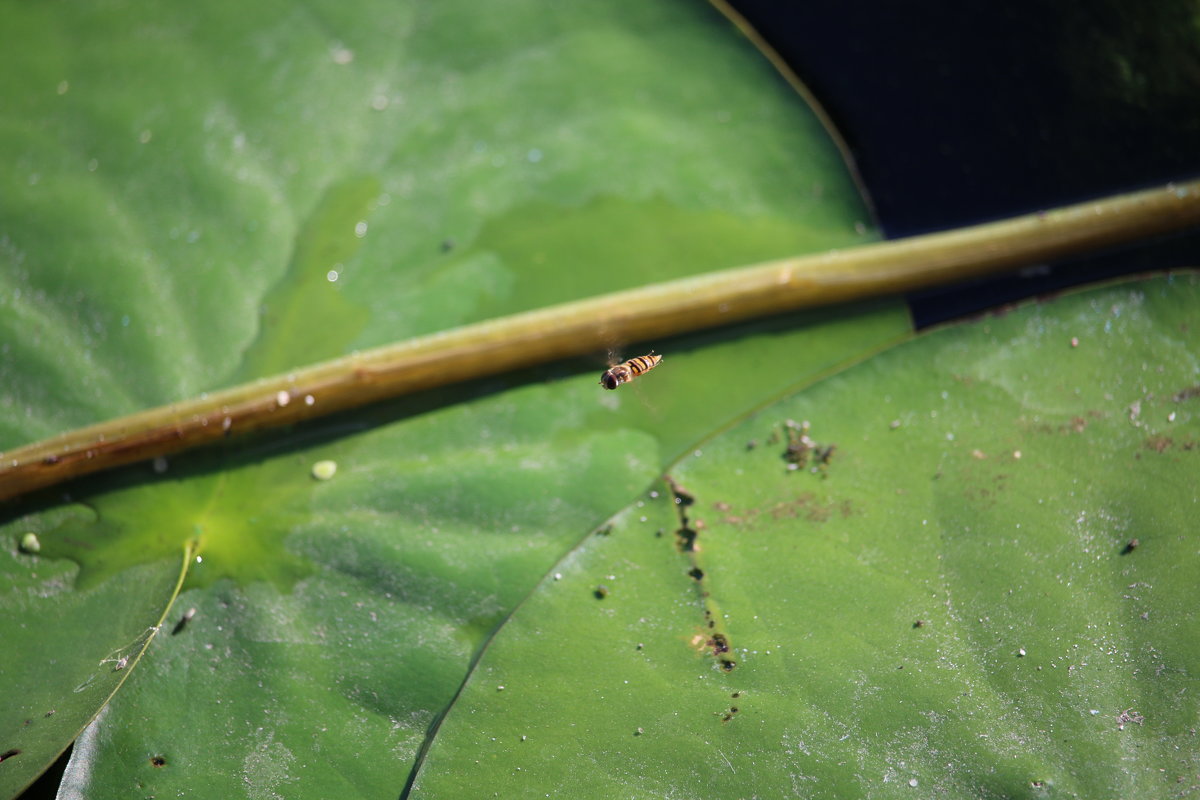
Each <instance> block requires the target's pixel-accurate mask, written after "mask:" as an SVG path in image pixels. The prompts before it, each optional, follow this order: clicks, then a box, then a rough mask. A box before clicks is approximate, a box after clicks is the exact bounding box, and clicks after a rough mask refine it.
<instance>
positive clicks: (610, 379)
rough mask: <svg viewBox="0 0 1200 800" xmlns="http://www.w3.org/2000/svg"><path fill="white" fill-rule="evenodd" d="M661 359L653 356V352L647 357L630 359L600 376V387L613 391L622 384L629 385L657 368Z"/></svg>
mask: <svg viewBox="0 0 1200 800" xmlns="http://www.w3.org/2000/svg"><path fill="white" fill-rule="evenodd" d="M662 358H663V357H662V356H656V355H654V351H653V350H651V351H650V354H649V355H645V356H638V357H637V358H631V359H629V360H628V361H626V362H625V363H624V364H615V365H613V366H611V367H609V368H608V369H607V370H605V372H604V374H603V375H601V376H600V385H601V386H603V387H604V388H605V389H615V388H617V387H618V386H620V385H621V384H622V383H629V381H631V380H633V379H634V378H636V377H637V376H638V375H641V374H642V373H643V372H649V371H650V370H652V369H654V368H655V367H657V366H658V364H659V362H660V361H662Z"/></svg>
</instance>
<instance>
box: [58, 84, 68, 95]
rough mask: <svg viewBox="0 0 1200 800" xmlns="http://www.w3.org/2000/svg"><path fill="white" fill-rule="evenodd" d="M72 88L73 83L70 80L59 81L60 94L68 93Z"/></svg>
mask: <svg viewBox="0 0 1200 800" xmlns="http://www.w3.org/2000/svg"><path fill="white" fill-rule="evenodd" d="M70 88H71V84H69V83H68V82H66V81H59V82H58V93H59V94H66V93H67V91H68V90H69V89H70Z"/></svg>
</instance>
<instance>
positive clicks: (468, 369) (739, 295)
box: [0, 182, 1200, 499]
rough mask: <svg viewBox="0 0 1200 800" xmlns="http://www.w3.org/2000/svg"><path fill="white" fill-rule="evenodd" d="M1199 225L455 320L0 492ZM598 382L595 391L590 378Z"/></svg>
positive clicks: (1104, 209)
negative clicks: (450, 387)
mask: <svg viewBox="0 0 1200 800" xmlns="http://www.w3.org/2000/svg"><path fill="white" fill-rule="evenodd" d="M1198 223H1200V182H1192V183H1183V184H1178V185H1173V186H1167V187H1164V188H1159V189H1152V190H1148V191H1143V192H1135V193H1132V194H1126V195H1118V196H1116V197H1111V198H1107V199H1104V200H1098V201H1095V202H1091V203H1084V204H1081V205H1076V206H1068V207H1066V208H1061V209H1056V210H1053V211H1047V212H1044V213H1037V214H1029V215H1026V216H1021V217H1016V218H1013V219H1009V220H1003V221H1000V222H993V223H988V224H986V225H978V226H974V227H970V228H963V229H959V230H956V231H950V232H948V233H938V234H930V235H927V236H918V237H914V238H911V239H902V240H896V241H890V242H880V243H877V244H870V245H866V246H863V247H856V248H852V249H848V250H840V251H838V250H834V251H830V252H826V253H819V254H816V255H810V256H801V257H796V258H787V259H782V260H779V261H772V262H769V263H766V264H759V265H755V266H750V267H741V268H737V269H730V270H724V271H721V272H713V273H709V274H705V275H699V276H696V277H692V278H685V279H682V280H675V281H669V282H667V283H660V284H652V285H650V286H644V287H642V288H640V289H632V290H629V291H624V292H617V293H614V294H608V295H603V296H600V297H594V298H590V299H587V300H580V301H576V302H572V303H565V304H562V305H558V306H552V307H550V308H545V309H541V310H538V311H531V312H527V313H524V314H516V315H513V316H510V317H503V318H501V319H496V320H491V321H488V322H481V323H477V324H474V325H467V326H464V327H461V328H456V329H454V330H450V331H445V332H442V333H437V334H433V335H431V336H423V337H420V338H417V339H412V340H409V341H406V342H400V343H397V344H392V345H387V346H384V347H379V348H376V349H374V350H369V351H366V352H363V353H356V354H353V355H349V356H345V357H342V358H338V359H335V360H333V361H327V362H325V363H322V364H316V365H314V366H311V367H307V368H304V369H300V370H295V371H294V372H292V373H290V374H288V375H286V376H277V377H274V378H265V379H263V380H259V381H255V382H254V383H250V384H245V385H242V386H236V387H233V388H231V389H226V390H223V391H220V392H215V393H211V394H208V395H204V396H202V397H199V398H196V399H193V400H186V401H183V402H179V403H174V404H171V405H167V406H162V407H159V408H152V409H148V410H146V411H142V412H140V413H137V414H133V415H130V416H127V417H121V418H119V419H115V420H110V421H108V422H103V423H100V424H98V425H91V426H89V427H86V428H80V429H77V430H74V431H69V432H67V433H64V434H61V435H59V436H56V437H53V438H51V439H47V440H44V441H41V442H36V443H34V444H29V445H25V446H23V447H19V448H17V449H16V450H12V451H9V452H8V453H5V454H0V461H2V464H3V465H2V466H0V499H6V498H11V497H14V496H17V495H20V494H23V493H25V492H29V491H31V490H34V489H38V488H43V487H46V486H50V485H53V484H55V483H58V482H61V481H64V480H67V479H70V478H74V477H77V476H80V475H85V474H88V473H91V472H96V471H98V470H101V469H108V468H110V467H115V466H119V465H122V464H129V463H132V462H135V461H142V460H145V459H149V458H154V457H156V456H161V455H167V454H170V453H174V452H178V451H180V450H184V449H187V448H191V447H196V446H199V445H203V444H206V443H210V442H213V441H216V440H219V439H222V438H224V437H227V436H231V435H237V434H242V433H247V432H249V431H254V430H260V429H264V428H270V427H275V426H279V425H286V424H291V423H295V422H298V421H300V420H305V419H311V418H314V417H317V416H321V415H325V414H330V413H332V412H335V411H342V410H345V409H348V408H353V407H356V406H362V405H365V404H367V403H371V402H374V401H377V400H381V399H384V398H388V397H395V396H398V395H402V394H408V393H411V392H417V391H420V390H423V389H430V388H433V387H437V386H443V385H446V384H451V383H456V382H459V381H464V380H468V379H471V378H479V377H482V376H486V375H492V374H496V373H501V372H506V371H509V370H512V369H516V368H519V367H526V366H530V365H534V364H539V363H543V362H545V361H548V360H553V359H559V358H565V357H568V356H577V355H582V354H586V353H592V352H598V351H603V350H604V349H605V348H606V347H607V346H609V345H611V344H614V343H616V344H622V343H629V342H637V341H645V340H650V339H661V338H663V337H667V336H672V335H676V334H680V333H687V332H690V331H696V330H700V329H703V328H711V327H716V326H720V325H727V324H729V323H733V322H738V321H742V320H747V319H751V318H756V317H762V316H767V315H771V314H778V313H781V312H786V311H793V310H796V309H801V308H811V307H814V306H822V305H830V304H833V303H842V302H847V301H851V300H858V299H862V298H866V297H871V296H877V295H883V294H891V293H895V292H904V291H911V290H914V289H921V288H925V287H929V286H935V285H941V284H947V283H952V282H958V281H962V280H966V279H969V278H975V277H979V276H982V275H988V274H992V273H996V272H1001V271H1004V270H1007V269H1010V268H1012V267H1016V266H1020V265H1024V264H1030V263H1037V262H1044V261H1048V260H1053V259H1057V258H1061V257H1063V256H1067V255H1070V254H1073V253H1078V252H1083V251H1087V250H1094V249H1097V248H1100V247H1104V246H1106V245H1111V244H1115V243H1118V242H1124V241H1130V240H1133V239H1138V238H1144V237H1148V236H1153V235H1157V234H1162V233H1167V232H1170V231H1175V230H1181V229H1183V228H1187V227H1190V226H1193V225H1196V224H1198ZM598 391H599V389H598Z"/></svg>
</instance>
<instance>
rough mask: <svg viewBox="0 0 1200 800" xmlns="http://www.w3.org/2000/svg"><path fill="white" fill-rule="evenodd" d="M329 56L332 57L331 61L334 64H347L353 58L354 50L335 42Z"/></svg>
mask: <svg viewBox="0 0 1200 800" xmlns="http://www.w3.org/2000/svg"><path fill="white" fill-rule="evenodd" d="M330 56H331V57H332V58H333V63H335V64H349V63H350V62H351V61H353V60H354V51H353V50H351V49H350V48H348V47H342V45H340V44H336V45H334V46H333V49H332V50H331V51H330Z"/></svg>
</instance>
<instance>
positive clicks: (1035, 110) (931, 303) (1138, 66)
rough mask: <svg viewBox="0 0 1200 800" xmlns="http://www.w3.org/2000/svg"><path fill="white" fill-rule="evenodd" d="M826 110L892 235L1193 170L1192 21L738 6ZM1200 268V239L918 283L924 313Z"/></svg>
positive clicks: (998, 6) (1008, 8)
mask: <svg viewBox="0 0 1200 800" xmlns="http://www.w3.org/2000/svg"><path fill="white" fill-rule="evenodd" d="M734 5H735V6H736V7H737V8H738V10H739V11H740V12H741V13H742V14H743V15H744V16H745V17H746V18H747V19H748V20H749V21H750V22H751V24H753V25H754V26H755V27H756V28H757V29H758V31H759V32H760V33H761V34H762V35H763V36H764V37H765V38H766V39H767V40H768V41H769V42H770V43H771V44H772V46H774V47H775V48H776V49H777V50H778V51H779V52H780V54H781V55H782V56H783V57H784V58H785V59H786V60H787V61H788V63H790V64H791V65H792V68H793V69H794V70H795V71H796V72H797V73H798V74H799V76H800V78H801V79H802V80H803V81H804V82H805V83H806V84H807V85H808V86H809V88H810V89H811V90H812V91H813V92H814V93H815V94H816V96H817V97H818V99H819V100H820V102H821V103H822V105H824V107H825V109H826V111H827V112H829V114H830V115H831V116H832V117H833V120H834V122H835V124H836V125H837V127H838V129H839V130H840V131H841V133H842V135H843V137H844V138H845V139H846V140H847V142H848V144H849V145H850V147H851V149H852V150H853V152H854V154H855V157H856V159H857V161H858V166H859V169H860V171H861V173H862V177H863V180H864V182H865V184H866V186H867V189H868V191H869V192H870V194H871V197H872V199H873V201H874V203H875V207H876V211H877V214H878V217H879V220H880V222H881V223H882V225H883V228H884V230H885V232H886V233H887V235H888V236H889V237H899V236H909V235H913V234H917V233H925V232H929V231H934V230H944V229H948V228H954V227H958V226H962V225H968V224H972V223H976V222H982V221H986V220H991V219H997V218H1001V217H1006V216H1011V215H1015V214H1021V213H1027V212H1030V211H1035V210H1038V209H1042V208H1047V207H1052V206H1056V205H1063V204H1068V203H1075V202H1082V201H1085V200H1088V199H1092V198H1096V197H1102V196H1105V195H1110V194H1116V193H1119V192H1123V191H1130V190H1134V189H1140V188H1145V187H1150V186H1155V185H1159V184H1165V183H1167V182H1168V181H1172V180H1176V181H1178V180H1186V179H1189V178H1195V177H1197V176H1200V28H1198V27H1197V24H1196V22H1195V21H1194V18H1193V16H1192V15H1193V12H1194V7H1193V6H1192V5H1191V4H1190V3H1185V2H1177V0H1150V2H1145V3H1128V2H1121V0H1086V1H1082V0H1058V1H1057V2H1053V3H1047V2H1031V1H1030V0H1015V2H1005V3H996V2H981V1H980V0H956V2H945V1H942V0H939V2H897V1H896V0H850V1H849V2H845V1H844V0H842V1H835V0H804V1H803V2H799V1H798V0H792V1H791V2H785V1H783V0H735V2H734ZM1181 266H1200V235H1197V234H1192V235H1188V236H1176V237H1171V238H1169V239H1167V240H1163V241H1159V242H1155V243H1151V244H1142V245H1136V246H1131V247H1125V248H1122V249H1120V250H1118V251H1114V252H1110V253H1103V254H1097V255H1095V256H1093V257H1089V258H1087V259H1080V260H1076V261H1072V262H1069V263H1068V262H1064V263H1059V264H1053V265H1049V267H1048V268H1047V269H1041V270H1038V271H1037V274H1033V275H1026V276H1025V277H1014V278H1005V279H999V280H993V281H988V282H986V283H984V284H976V285H973V286H968V287H961V288H956V289H954V290H937V291H930V292H923V293H920V294H916V295H913V296H912V297H911V302H912V305H913V310H914V313H915V315H916V318H917V322H918V324H919V325H929V324H933V323H935V322H938V321H941V320H944V319H948V318H953V317H956V316H961V315H963V314H969V313H972V312H974V311H978V310H981V309H984V308H988V307H991V306H994V305H996V304H997V303H1003V302H1008V301H1011V300H1015V299H1019V298H1022V297H1028V296H1031V295H1035V294H1038V293H1042V292H1047V291H1051V290H1055V289H1058V288H1062V287H1063V286H1070V285H1074V284H1078V283H1082V282H1087V281H1088V280H1091V279H1098V278H1103V277H1110V276H1113V275H1120V274H1128V273H1134V272H1142V271H1147V270H1153V269H1165V268H1173V267H1181Z"/></svg>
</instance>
